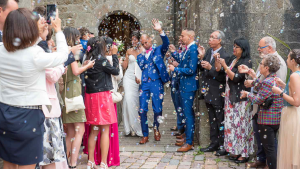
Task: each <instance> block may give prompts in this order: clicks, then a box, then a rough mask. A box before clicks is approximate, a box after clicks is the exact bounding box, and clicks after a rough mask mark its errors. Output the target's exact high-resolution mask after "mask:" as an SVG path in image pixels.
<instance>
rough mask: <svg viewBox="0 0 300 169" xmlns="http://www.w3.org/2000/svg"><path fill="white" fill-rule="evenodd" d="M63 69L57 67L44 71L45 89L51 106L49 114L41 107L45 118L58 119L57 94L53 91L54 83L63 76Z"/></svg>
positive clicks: (59, 110)
mask: <svg viewBox="0 0 300 169" xmlns="http://www.w3.org/2000/svg"><path fill="white" fill-rule="evenodd" d="M64 71H65V69H64V66H63V65H60V66H57V67H55V68H48V69H46V88H47V94H48V97H49V100H50V102H51V104H52V107H51V110H50V113H49V111H48V109H47V107H46V106H45V105H43V112H44V114H45V117H46V118H54V117H60V115H61V109H60V105H59V100H58V97H57V92H56V89H55V83H56V82H57V81H58V79H59V78H60V77H61V76H62V75H63V73H64Z"/></svg>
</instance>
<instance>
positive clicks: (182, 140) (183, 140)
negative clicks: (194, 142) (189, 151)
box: [176, 138, 185, 143]
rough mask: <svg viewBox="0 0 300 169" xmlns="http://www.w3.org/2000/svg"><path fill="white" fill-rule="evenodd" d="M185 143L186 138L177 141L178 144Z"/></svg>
mask: <svg viewBox="0 0 300 169" xmlns="http://www.w3.org/2000/svg"><path fill="white" fill-rule="evenodd" d="M180 142H185V138H182V139H178V140H176V143H180Z"/></svg>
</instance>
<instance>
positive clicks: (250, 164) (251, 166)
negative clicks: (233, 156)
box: [246, 161, 266, 168]
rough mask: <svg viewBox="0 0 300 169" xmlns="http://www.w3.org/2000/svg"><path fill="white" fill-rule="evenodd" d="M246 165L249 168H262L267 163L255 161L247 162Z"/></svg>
mask: <svg viewBox="0 0 300 169" xmlns="http://www.w3.org/2000/svg"><path fill="white" fill-rule="evenodd" d="M246 167H247V168H262V167H266V163H263V162H261V161H255V162H254V163H247V164H246Z"/></svg>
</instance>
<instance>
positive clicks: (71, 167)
mask: <svg viewBox="0 0 300 169" xmlns="http://www.w3.org/2000/svg"><path fill="white" fill-rule="evenodd" d="M69 168H70V169H73V168H77V166H70V165H69Z"/></svg>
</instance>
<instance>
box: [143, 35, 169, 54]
mask: <svg viewBox="0 0 300 169" xmlns="http://www.w3.org/2000/svg"><path fill="white" fill-rule="evenodd" d="M160 36H166V34H165V32H164V31H163V32H162V33H161V34H160ZM152 51H153V49H152V50H151V51H150V52H148V53H146V55H145V57H146V58H147V59H148V58H149V56H150V54H151V53H152Z"/></svg>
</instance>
